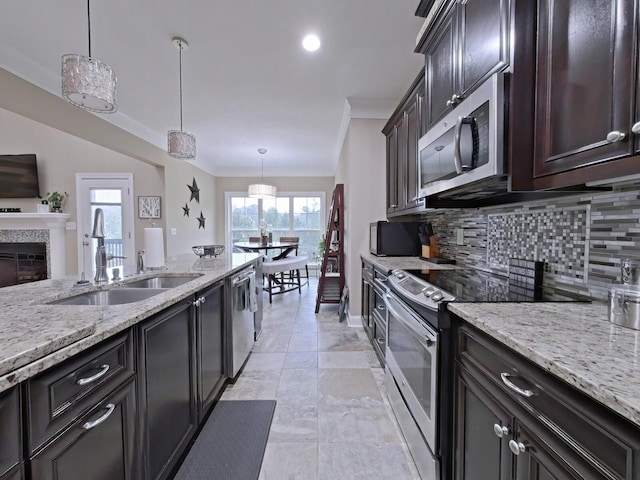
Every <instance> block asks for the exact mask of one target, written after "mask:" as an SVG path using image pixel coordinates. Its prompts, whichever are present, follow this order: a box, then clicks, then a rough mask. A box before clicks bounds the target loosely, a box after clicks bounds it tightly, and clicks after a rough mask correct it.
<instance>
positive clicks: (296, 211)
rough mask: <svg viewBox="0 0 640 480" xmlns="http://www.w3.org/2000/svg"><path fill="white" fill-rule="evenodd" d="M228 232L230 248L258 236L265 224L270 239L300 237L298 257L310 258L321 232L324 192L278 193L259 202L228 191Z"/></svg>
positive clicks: (322, 231)
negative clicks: (234, 244) (270, 234)
mask: <svg viewBox="0 0 640 480" xmlns="http://www.w3.org/2000/svg"><path fill="white" fill-rule="evenodd" d="M226 203H227V206H228V214H227V232H228V240H229V242H230V244H231V245H233V243H235V242H238V241H243V240H245V241H246V240H248V239H249V237H257V236H259V235H260V225H261V224H264V225H267V228H268V229H269V231H270V232H272V234H273V240H274V241H277V240H278V239H280V237H299V238H300V248H299V249H298V255H306V256H307V257H309V259H310V260H311V259H313V258H314V256H315V255H316V254H317V252H318V244H319V243H320V239H321V238H322V234H323V233H324V228H325V225H324V218H325V213H324V204H325V194H324V192H298V193H279V194H278V196H277V197H276V198H272V199H266V200H258V199H255V198H249V197H247V194H246V193H244V192H242V193H232V192H227V194H226Z"/></svg>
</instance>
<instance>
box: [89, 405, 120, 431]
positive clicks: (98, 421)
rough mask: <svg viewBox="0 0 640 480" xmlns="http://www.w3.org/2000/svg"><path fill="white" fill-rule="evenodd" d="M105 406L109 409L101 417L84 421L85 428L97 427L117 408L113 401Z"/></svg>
mask: <svg viewBox="0 0 640 480" xmlns="http://www.w3.org/2000/svg"><path fill="white" fill-rule="evenodd" d="M105 408H106V409H107V411H106V412H105V414H104V415H102V416H101V417H100V418H97V419H96V420H93V421H92V422H85V423H83V424H82V428H84V429H85V430H91V429H92V428H95V427H97V426H98V425H100V424H101V423H102V422H104V421H105V420H106V419H107V418H109V416H110V415H111V414H112V413H113V411H114V410H115V409H116V406H115V405H114V404H113V403H108V404H106V405H105Z"/></svg>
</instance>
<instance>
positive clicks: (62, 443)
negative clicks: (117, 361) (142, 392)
mask: <svg viewBox="0 0 640 480" xmlns="http://www.w3.org/2000/svg"><path fill="white" fill-rule="evenodd" d="M135 437H136V397H135V381H134V380H131V381H130V382H128V383H126V384H125V385H124V386H122V387H120V388H119V389H117V390H116V391H114V392H113V393H112V394H110V395H108V396H107V397H106V398H105V399H103V400H102V401H100V402H99V403H98V404H97V405H96V406H95V407H94V408H93V409H91V410H90V411H89V412H88V413H86V414H84V415H82V416H81V417H79V418H78V419H77V420H76V421H75V422H73V423H72V424H71V425H70V426H69V428H68V429H66V430H65V431H63V433H61V435H60V436H59V437H57V438H56V439H55V440H53V441H52V442H51V443H50V444H48V445H46V446H45V447H44V448H43V449H41V450H40V451H39V452H37V453H36V454H35V455H34V456H33V457H32V458H31V462H30V463H31V478H32V479H34V480H35V479H37V480H61V479H64V480H136V479H137V478H139V476H138V474H137V470H136V469H137V465H136V454H135V453H136V452H135V445H136V443H135ZM17 478H19V477H17Z"/></svg>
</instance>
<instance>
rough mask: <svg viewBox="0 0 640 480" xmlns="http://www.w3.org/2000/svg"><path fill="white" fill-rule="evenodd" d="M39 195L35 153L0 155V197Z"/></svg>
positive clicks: (31, 196) (32, 196) (33, 196)
mask: <svg viewBox="0 0 640 480" xmlns="http://www.w3.org/2000/svg"><path fill="white" fill-rule="evenodd" d="M39 196H40V186H39V184H38V163H37V162H36V156H35V154H34V153H27V154H22V155H0V198H35V197H39Z"/></svg>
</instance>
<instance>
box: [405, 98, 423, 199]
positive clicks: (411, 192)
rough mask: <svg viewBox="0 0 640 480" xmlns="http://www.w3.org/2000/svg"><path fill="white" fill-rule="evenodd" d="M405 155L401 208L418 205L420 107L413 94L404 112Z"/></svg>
mask: <svg viewBox="0 0 640 480" xmlns="http://www.w3.org/2000/svg"><path fill="white" fill-rule="evenodd" d="M405 121H406V130H407V134H406V135H407V147H406V148H407V153H406V155H405V157H404V168H403V170H404V177H403V178H404V181H403V186H404V196H403V198H402V207H403V208H413V207H415V206H416V205H418V140H419V136H420V105H419V103H418V95H417V94H415V93H414V94H413V95H412V96H411V98H410V102H409V104H408V105H407V109H406V110H405Z"/></svg>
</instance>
